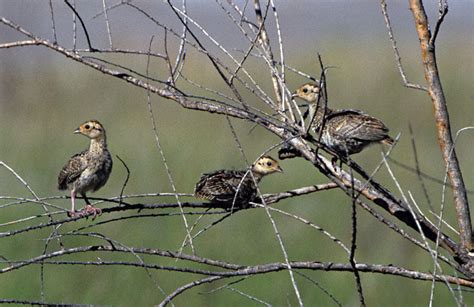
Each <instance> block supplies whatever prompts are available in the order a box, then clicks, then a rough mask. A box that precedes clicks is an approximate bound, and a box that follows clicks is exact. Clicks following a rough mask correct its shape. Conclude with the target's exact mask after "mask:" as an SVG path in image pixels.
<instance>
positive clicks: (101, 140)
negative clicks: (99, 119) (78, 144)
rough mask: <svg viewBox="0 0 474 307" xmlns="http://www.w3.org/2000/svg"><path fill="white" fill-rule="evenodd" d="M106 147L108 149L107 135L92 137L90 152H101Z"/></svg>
mask: <svg viewBox="0 0 474 307" xmlns="http://www.w3.org/2000/svg"><path fill="white" fill-rule="evenodd" d="M106 149H107V141H106V138H105V136H102V137H98V138H95V139H91V143H90V145H89V151H90V152H96V153H101V152H103V151H104V150H106Z"/></svg>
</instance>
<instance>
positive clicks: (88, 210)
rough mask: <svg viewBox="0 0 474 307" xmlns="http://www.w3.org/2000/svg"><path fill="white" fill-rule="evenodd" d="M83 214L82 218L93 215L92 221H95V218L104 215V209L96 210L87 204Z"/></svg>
mask: <svg viewBox="0 0 474 307" xmlns="http://www.w3.org/2000/svg"><path fill="white" fill-rule="evenodd" d="M80 213H82V216H89V215H92V220H95V218H96V217H97V216H98V215H101V214H102V209H100V208H96V207H94V206H92V205H90V204H86V205H85V206H84V208H82V210H81V212H80Z"/></svg>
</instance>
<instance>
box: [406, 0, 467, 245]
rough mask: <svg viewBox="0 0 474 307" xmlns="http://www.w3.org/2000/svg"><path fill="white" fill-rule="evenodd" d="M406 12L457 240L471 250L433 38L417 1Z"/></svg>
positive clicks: (463, 194) (464, 195) (461, 182)
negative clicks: (414, 38) (411, 25)
mask: <svg viewBox="0 0 474 307" xmlns="http://www.w3.org/2000/svg"><path fill="white" fill-rule="evenodd" d="M409 3H410V9H411V11H412V13H413V17H414V19H415V25H416V31H417V33H418V37H419V39H420V48H421V57H422V61H423V67H424V70H425V79H426V82H427V83H428V93H429V95H430V97H431V102H432V105H433V111H434V117H435V121H436V128H437V133H438V143H439V145H440V148H441V152H442V155H443V159H444V163H445V167H446V172H447V174H448V177H449V181H450V183H451V187H452V189H453V196H454V205H455V209H456V214H457V221H458V226H459V232H460V237H461V244H462V246H463V248H465V249H467V250H472V249H474V243H473V238H472V224H471V215H470V212H469V202H468V199H467V193H466V188H465V185H464V180H463V177H462V173H461V168H460V166H459V161H458V158H457V155H456V150H455V147H454V143H453V138H452V133H451V124H450V121H449V112H448V108H447V104H446V98H445V96H444V92H443V87H442V85H441V79H440V76H439V72H438V66H437V63H436V54H435V49H436V48H435V44H434V43H435V38H436V36H432V35H431V32H430V28H429V23H428V17H427V16H426V12H425V9H424V6H423V2H422V1H421V0H410V1H409ZM447 12H448V10H447V6H445V9H444V10H443V13H442V14H441V15H440V18H439V20H438V23H437V25H436V30H435V33H436V34H437V33H438V31H439V28H440V26H441V23H442V21H443V19H444V16H445V15H446V14H447Z"/></svg>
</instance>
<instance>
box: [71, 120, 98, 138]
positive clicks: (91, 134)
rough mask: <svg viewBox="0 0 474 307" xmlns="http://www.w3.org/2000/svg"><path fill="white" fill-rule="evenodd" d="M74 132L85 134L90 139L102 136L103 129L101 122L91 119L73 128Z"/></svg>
mask: <svg viewBox="0 0 474 307" xmlns="http://www.w3.org/2000/svg"><path fill="white" fill-rule="evenodd" d="M74 133H75V134H77V133H79V134H82V135H85V136H87V137H88V138H90V139H97V138H101V137H104V135H105V129H104V127H103V126H102V124H101V123H99V122H98V121H97V120H94V119H92V120H89V121H86V122H85V123H83V124H82V125H80V126H79V127H78V128H77V129H76V130H74Z"/></svg>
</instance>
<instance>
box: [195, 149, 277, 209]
mask: <svg viewBox="0 0 474 307" xmlns="http://www.w3.org/2000/svg"><path fill="white" fill-rule="evenodd" d="M275 172H283V170H282V169H281V167H280V165H279V164H278V162H277V161H276V160H275V159H273V158H272V157H270V156H263V157H261V158H260V159H258V160H257V162H256V163H255V164H254V165H253V166H252V168H251V169H250V170H217V171H214V172H210V173H205V174H203V175H202V176H201V178H200V179H199V181H198V182H197V183H196V187H195V190H194V196H195V197H196V198H200V199H205V200H209V201H210V202H211V203H213V204H216V205H217V206H219V207H223V208H226V209H231V208H248V207H249V202H253V201H256V200H257V199H258V192H257V186H256V184H258V183H259V182H260V180H261V179H262V178H263V177H264V176H266V175H269V174H273V173H275Z"/></svg>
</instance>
